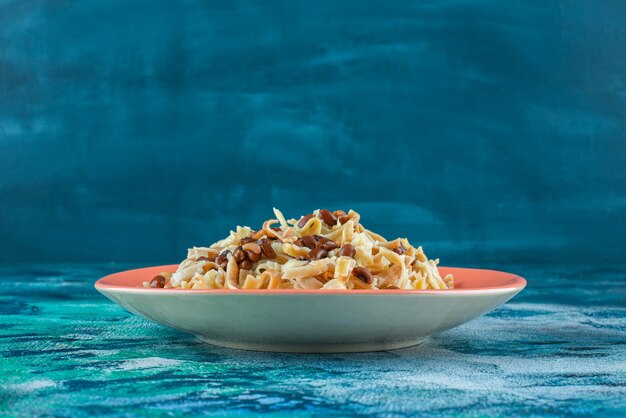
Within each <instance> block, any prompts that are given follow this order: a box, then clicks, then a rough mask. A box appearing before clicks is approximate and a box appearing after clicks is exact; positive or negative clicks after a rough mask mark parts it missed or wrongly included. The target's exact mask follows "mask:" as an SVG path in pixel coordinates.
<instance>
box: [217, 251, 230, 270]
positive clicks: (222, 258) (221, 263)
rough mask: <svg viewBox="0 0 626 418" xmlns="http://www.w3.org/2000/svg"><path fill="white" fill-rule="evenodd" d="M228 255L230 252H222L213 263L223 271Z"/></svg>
mask: <svg viewBox="0 0 626 418" xmlns="http://www.w3.org/2000/svg"><path fill="white" fill-rule="evenodd" d="M228 254H230V250H224V251H222V253H221V254H220V255H218V256H217V258H216V259H215V263H216V264H218V265H219V266H220V267H221V268H222V269H224V270H225V269H226V264H227V263H228Z"/></svg>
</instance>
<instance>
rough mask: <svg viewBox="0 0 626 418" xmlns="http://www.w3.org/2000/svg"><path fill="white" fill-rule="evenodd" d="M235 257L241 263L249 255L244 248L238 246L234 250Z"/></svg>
mask: <svg viewBox="0 0 626 418" xmlns="http://www.w3.org/2000/svg"><path fill="white" fill-rule="evenodd" d="M233 257H235V261H236V262H238V263H241V262H242V261H243V260H245V259H246V258H248V255H247V254H246V252H245V251H244V250H243V248H241V247H237V248H235V251H233Z"/></svg>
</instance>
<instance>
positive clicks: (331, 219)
mask: <svg viewBox="0 0 626 418" xmlns="http://www.w3.org/2000/svg"><path fill="white" fill-rule="evenodd" d="M320 218H322V220H323V221H324V223H325V224H326V225H328V226H335V225H336V224H337V217H336V216H335V215H333V213H332V212H331V211H329V210H328V209H321V210H320Z"/></svg>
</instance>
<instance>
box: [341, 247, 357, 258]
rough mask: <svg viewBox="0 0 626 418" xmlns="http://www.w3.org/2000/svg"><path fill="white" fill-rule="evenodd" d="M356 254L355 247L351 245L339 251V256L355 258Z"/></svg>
mask: <svg viewBox="0 0 626 418" xmlns="http://www.w3.org/2000/svg"><path fill="white" fill-rule="evenodd" d="M355 254H356V251H355V249H354V247H353V246H352V245H350V244H346V245H344V246H343V247H341V250H339V256H343V257H350V258H354V255H355Z"/></svg>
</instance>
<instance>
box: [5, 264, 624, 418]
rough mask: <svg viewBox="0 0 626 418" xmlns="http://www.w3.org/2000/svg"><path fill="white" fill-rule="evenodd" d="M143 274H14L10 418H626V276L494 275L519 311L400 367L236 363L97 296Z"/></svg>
mask: <svg viewBox="0 0 626 418" xmlns="http://www.w3.org/2000/svg"><path fill="white" fill-rule="evenodd" d="M128 267H134V266H130V265H101V266H95V265H33V264H31V265H12V266H4V267H2V268H0V280H2V282H3V283H4V286H3V290H2V292H0V376H2V377H1V379H0V415H3V416H20V417H32V416H90V415H94V414H102V415H107V416H129V415H132V414H139V415H151V416H152V415H154V416H158V415H163V416H166V415H182V414H194V415H197V414H207V415H213V416H224V415H242V416H257V415H259V414H260V413H266V414H268V415H269V416H284V417H287V416H289V417H291V416H348V415H354V416H359V415H362V416H390V417H396V416H397V417H400V416H407V415H413V416H415V415H419V416H435V415H436V416H441V415H447V416H451V415H454V416H457V415H461V416H471V417H474V416H520V415H528V416H568V417H571V416H593V417H596V416H624V414H626V401H625V399H626V304H625V301H626V273H625V271H626V270H625V268H624V266H623V265H621V266H617V265H616V266H605V267H604V268H602V269H598V268H597V267H595V266H590V267H570V266H559V267H555V266H536V265H500V266H493V267H498V268H500V269H504V270H510V271H512V272H515V273H518V274H521V275H523V276H525V277H526V278H527V279H528V282H529V286H528V288H527V290H525V291H524V292H523V293H521V294H520V295H518V296H517V297H516V298H515V299H514V300H513V301H511V302H509V303H508V304H506V305H504V306H503V307H501V308H499V309H498V310H496V311H494V312H493V313H491V314H489V315H487V316H486V317H483V318H480V319H477V320H474V321H472V322H470V323H468V324H466V325H463V326H461V327H459V328H457V329H454V330H451V331H447V332H445V333H443V334H441V335H439V336H436V337H433V338H431V339H430V340H429V341H428V342H426V343H425V344H423V345H421V346H418V347H414V348H409V349H404V350H397V351H390V352H378V353H367V354H345V355H296V354H279V353H257V352H249V351H238V350H228V349H222V348H217V347H213V346H210V345H206V344H203V343H201V342H199V341H197V340H196V339H194V338H193V337H191V336H188V335H185V334H182V333H180V332H178V331H174V330H170V329H166V328H163V327H161V326H159V325H156V324H153V323H150V322H148V321H146V320H143V319H140V318H138V317H135V316H133V315H131V314H129V313H127V312H125V311H124V310H122V309H121V308H119V307H118V306H116V305H114V304H113V303H111V302H110V301H108V300H107V299H105V298H104V297H103V296H101V295H99V294H98V293H96V292H95V290H94V289H93V282H94V280H95V279H96V278H98V277H100V276H102V275H104V274H107V273H110V272H113V271H117V270H121V269H125V268H128Z"/></svg>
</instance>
